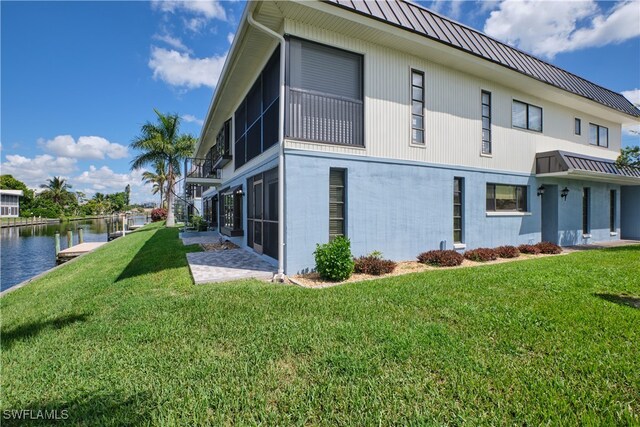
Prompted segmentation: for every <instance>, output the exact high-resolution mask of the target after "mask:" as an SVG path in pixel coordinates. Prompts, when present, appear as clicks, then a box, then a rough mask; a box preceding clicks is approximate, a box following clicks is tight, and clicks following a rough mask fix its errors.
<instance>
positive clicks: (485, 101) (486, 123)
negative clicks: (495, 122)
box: [482, 90, 491, 154]
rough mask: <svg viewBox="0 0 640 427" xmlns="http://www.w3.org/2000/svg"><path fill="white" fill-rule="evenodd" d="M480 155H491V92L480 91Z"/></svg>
mask: <svg viewBox="0 0 640 427" xmlns="http://www.w3.org/2000/svg"><path fill="white" fill-rule="evenodd" d="M482 154H491V92H487V91H486V90H483V91H482Z"/></svg>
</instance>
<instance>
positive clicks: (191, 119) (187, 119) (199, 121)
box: [182, 114, 204, 126]
mask: <svg viewBox="0 0 640 427" xmlns="http://www.w3.org/2000/svg"><path fill="white" fill-rule="evenodd" d="M182 120H184V121H185V122H187V123H197V124H199V125H201V126H202V124H203V123H204V120H202V119H199V118H197V117H196V116H194V115H192V114H184V115H183V116H182Z"/></svg>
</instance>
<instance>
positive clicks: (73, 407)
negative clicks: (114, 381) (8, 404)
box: [2, 393, 150, 427]
mask: <svg viewBox="0 0 640 427" xmlns="http://www.w3.org/2000/svg"><path fill="white" fill-rule="evenodd" d="M149 401H150V399H149V395H148V394H147V393H138V394H134V395H130V396H126V397H123V396H119V395H116V394H113V393H109V394H104V393H103V394H91V395H85V396H81V397H79V398H75V399H72V400H69V401H64V400H61V401H34V402H30V403H29V404H27V405H25V406H20V407H14V408H3V411H2V418H3V419H2V426H3V427H4V426H23V425H25V424H27V425H30V426H31V425H51V424H60V425H77V426H98V425H100V426H104V425H114V426H116V425H117V426H135V425H141V424H143V423H144V422H145V420H146V421H147V422H148V421H149V411H150V405H149Z"/></svg>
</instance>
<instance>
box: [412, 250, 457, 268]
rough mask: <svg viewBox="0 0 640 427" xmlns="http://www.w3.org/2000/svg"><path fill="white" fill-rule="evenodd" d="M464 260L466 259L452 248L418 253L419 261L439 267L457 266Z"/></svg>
mask: <svg viewBox="0 0 640 427" xmlns="http://www.w3.org/2000/svg"><path fill="white" fill-rule="evenodd" d="M462 261H464V257H463V256H462V255H460V254H459V253H458V252H456V251H452V250H445V251H442V250H438V251H429V252H423V253H421V254H420V255H418V262H420V263H422V264H429V265H435V266H437V267H455V266H456V265H460V264H462Z"/></svg>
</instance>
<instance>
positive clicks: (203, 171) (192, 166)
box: [184, 157, 222, 179]
mask: <svg viewBox="0 0 640 427" xmlns="http://www.w3.org/2000/svg"><path fill="white" fill-rule="evenodd" d="M184 170H185V176H186V177H187V178H213V179H220V178H222V171H221V170H220V169H218V168H215V169H214V167H213V162H212V159H211V158H210V157H209V158H205V159H202V158H189V159H185V161H184Z"/></svg>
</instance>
